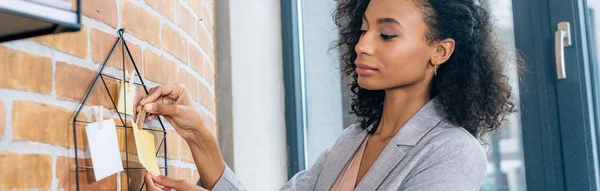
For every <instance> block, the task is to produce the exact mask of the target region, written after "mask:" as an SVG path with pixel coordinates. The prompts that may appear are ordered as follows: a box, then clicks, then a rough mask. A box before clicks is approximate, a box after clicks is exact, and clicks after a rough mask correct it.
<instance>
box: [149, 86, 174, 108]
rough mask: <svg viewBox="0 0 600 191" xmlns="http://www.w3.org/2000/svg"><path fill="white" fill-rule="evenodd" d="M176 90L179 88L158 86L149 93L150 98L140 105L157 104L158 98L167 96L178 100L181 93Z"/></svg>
mask: <svg viewBox="0 0 600 191" xmlns="http://www.w3.org/2000/svg"><path fill="white" fill-rule="evenodd" d="M176 89H178V87H177V86H174V85H164V86H156V87H154V88H153V89H152V90H151V91H150V92H148V96H146V98H144V99H143V100H142V101H141V102H140V105H146V104H147V103H151V102H155V101H156V100H157V99H158V98H161V97H165V96H166V97H169V98H172V99H177V96H178V95H179V91H176ZM173 94H174V95H173Z"/></svg>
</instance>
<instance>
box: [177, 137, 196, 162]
mask: <svg viewBox="0 0 600 191" xmlns="http://www.w3.org/2000/svg"><path fill="white" fill-rule="evenodd" d="M179 143H180V146H179V149H180V150H181V151H180V152H181V160H182V161H185V162H191V163H193V162H194V157H193V156H192V152H191V150H190V146H189V145H188V143H187V142H186V141H185V140H184V139H182V140H181V141H180V142H179Z"/></svg>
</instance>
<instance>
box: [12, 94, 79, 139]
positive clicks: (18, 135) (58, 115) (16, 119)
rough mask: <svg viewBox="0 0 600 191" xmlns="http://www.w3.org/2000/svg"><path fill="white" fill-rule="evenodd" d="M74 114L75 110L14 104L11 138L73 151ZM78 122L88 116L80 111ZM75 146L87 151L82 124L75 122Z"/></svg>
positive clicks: (33, 103)
mask: <svg viewBox="0 0 600 191" xmlns="http://www.w3.org/2000/svg"><path fill="white" fill-rule="evenodd" d="M74 113H75V111H71V110H68V109H65V108H62V107H58V106H53V105H48V104H43V103H36V102H28V101H14V102H13V113H12V122H13V139H14V140H18V141H34V142H42V143H47V144H51V145H60V146H63V147H68V148H72V147H73V146H74V144H73V125H72V120H73V117H74ZM77 119H78V120H82V121H86V120H87V117H85V113H83V112H81V113H80V114H79V116H78V118H77ZM80 124H81V125H80ZM77 147H78V149H81V150H85V149H86V148H87V141H86V134H85V124H83V123H77Z"/></svg>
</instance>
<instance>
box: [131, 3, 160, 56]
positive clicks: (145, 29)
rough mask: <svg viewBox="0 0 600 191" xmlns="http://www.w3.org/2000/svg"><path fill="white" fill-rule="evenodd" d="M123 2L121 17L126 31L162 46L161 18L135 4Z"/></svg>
mask: <svg viewBox="0 0 600 191" xmlns="http://www.w3.org/2000/svg"><path fill="white" fill-rule="evenodd" d="M123 2H124V3H123V6H122V7H121V14H122V16H121V18H122V19H123V21H122V22H123V23H122V25H123V28H125V32H130V33H132V34H133V35H135V36H137V37H139V38H140V39H143V40H145V41H148V42H149V43H151V44H153V45H155V46H157V47H160V20H158V18H156V17H155V16H153V15H152V14H150V13H148V12H146V11H145V10H143V9H142V8H140V7H138V6H136V5H134V4H131V3H129V2H127V1H123Z"/></svg>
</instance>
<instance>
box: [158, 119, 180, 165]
mask: <svg viewBox="0 0 600 191" xmlns="http://www.w3.org/2000/svg"><path fill="white" fill-rule="evenodd" d="M152 129H156V130H162V128H161V127H160V126H159V127H152ZM152 134H154V144H155V145H156V148H157V149H159V148H158V146H159V145H160V142H161V141H162V138H163V132H152ZM179 139H180V138H179V134H177V132H175V131H174V130H170V129H169V130H167V140H166V141H167V158H168V159H171V160H179V141H180V140H179ZM181 141H183V140H181ZM158 156H159V157H164V156H165V154H164V145H162V147H161V148H160V150H159V152H158Z"/></svg>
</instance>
